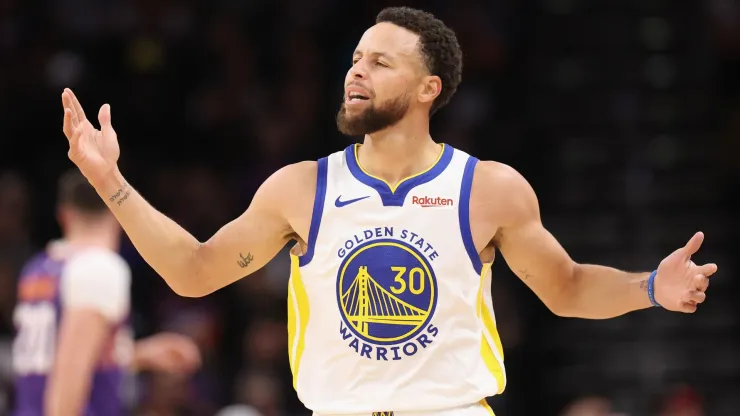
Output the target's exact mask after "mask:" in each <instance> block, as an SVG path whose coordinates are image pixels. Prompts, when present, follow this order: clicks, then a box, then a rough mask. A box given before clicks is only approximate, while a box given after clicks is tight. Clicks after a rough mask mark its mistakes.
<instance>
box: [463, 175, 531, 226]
mask: <svg viewBox="0 0 740 416" xmlns="http://www.w3.org/2000/svg"><path fill="white" fill-rule="evenodd" d="M471 205H477V206H486V207H489V208H490V209H491V212H492V214H493V213H495V215H497V216H498V217H499V218H500V219H501V221H502V223H503V224H506V223H510V222H516V221H517V220H518V219H520V218H521V217H531V216H538V215H539V203H538V201H537V195H536V194H535V192H534V189H532V186H531V185H530V184H529V182H528V181H527V180H526V179H525V178H524V176H522V174H521V173H519V172H518V171H517V170H516V169H514V168H513V167H511V166H509V165H506V164H504V163H500V162H494V161H479V162H478V163H477V165H476V167H475V173H474V176H473V185H472V191H471ZM503 224H502V225H503Z"/></svg>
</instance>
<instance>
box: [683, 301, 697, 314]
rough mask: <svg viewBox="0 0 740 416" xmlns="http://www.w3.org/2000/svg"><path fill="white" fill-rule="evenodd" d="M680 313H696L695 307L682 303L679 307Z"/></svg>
mask: <svg viewBox="0 0 740 416" xmlns="http://www.w3.org/2000/svg"><path fill="white" fill-rule="evenodd" d="M680 311H681V312H683V313H694V312H696V305H694V304H691V303H683V304H682V305H681V309H680Z"/></svg>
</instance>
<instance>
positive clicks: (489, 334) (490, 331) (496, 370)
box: [477, 263, 506, 394]
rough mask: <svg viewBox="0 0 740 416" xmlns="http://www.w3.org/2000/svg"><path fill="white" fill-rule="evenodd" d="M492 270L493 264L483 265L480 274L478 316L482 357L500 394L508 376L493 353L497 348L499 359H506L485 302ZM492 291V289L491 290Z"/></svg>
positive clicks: (494, 323) (494, 322)
mask: <svg viewBox="0 0 740 416" xmlns="http://www.w3.org/2000/svg"><path fill="white" fill-rule="evenodd" d="M490 270H491V263H487V264H484V265H483V270H482V271H481V274H480V285H479V287H478V302H477V303H478V304H477V311H478V313H477V315H478V319H480V320H481V321H482V322H483V333H482V334H481V357H482V358H483V362H484V363H485V364H486V367H487V368H488V371H490V372H491V375H493V377H494V378H495V379H496V384H497V385H498V392H497V394H500V393H502V392H503V391H504V387H505V386H506V376H505V375H504V369H503V363H502V362H500V361H499V359H498V358H497V355H496V354H495V353H494V352H493V348H496V352H497V353H498V357H501V360H503V359H504V350H503V347H502V345H501V339H500V337H499V335H498V329H497V328H496V321H495V320H494V319H493V316H492V315H491V312H490V311H489V310H488V307H487V306H486V302H485V301H484V296H485V289H486V288H485V287H484V286H483V283H484V282H485V281H486V275H487V274H488V273H489V272H490ZM489 290H490V289H489ZM489 339H491V340H493V343H494V345H490V342H489V341H488V340H489Z"/></svg>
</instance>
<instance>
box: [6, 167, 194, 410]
mask: <svg viewBox="0 0 740 416" xmlns="http://www.w3.org/2000/svg"><path fill="white" fill-rule="evenodd" d="M58 217H59V222H60V224H61V227H62V230H63V234H64V239H63V240H61V241H58V242H53V243H51V244H49V246H48V247H47V249H46V250H45V251H44V252H43V253H40V254H38V255H36V256H35V257H34V258H32V259H31V260H30V261H29V262H28V263H27V264H26V266H25V267H24V270H23V272H22V274H21V277H20V281H19V284H18V305H17V307H16V309H15V314H14V319H15V323H16V326H17V329H18V334H17V336H16V339H15V341H14V343H13V368H14V371H15V374H16V380H15V385H16V396H15V398H16V400H15V402H16V404H15V410H14V412H13V414H14V415H15V416H41V415H47V416H56V415H65V416H66V415H87V416H109V415H110V416H113V415H118V414H122V412H123V410H124V409H123V404H122V397H121V393H122V389H123V377H124V375H125V373H126V372H127V371H128V369H129V368H131V369H134V370H156V371H167V372H174V373H182V374H187V373H189V372H191V371H193V370H194V369H196V367H197V366H198V365H199V364H200V356H199V353H198V350H197V347H196V346H195V344H194V343H193V342H192V341H190V340H189V339H187V338H184V337H182V336H179V335H176V334H168V333H162V334H158V335H154V336H152V337H149V338H146V339H144V340H141V341H139V342H137V343H136V344H134V343H133V339H132V338H131V331H130V330H129V328H128V314H129V307H130V303H129V297H130V293H129V284H130V280H131V276H130V271H129V268H128V265H127V264H126V263H125V261H124V260H123V259H122V258H121V257H119V256H118V254H116V253H115V250H116V249H117V244H118V240H119V235H120V227H119V225H118V223H117V222H116V220H115V218H114V217H113V216H112V215H111V214H110V211H109V210H108V208H107V207H106V205H105V204H104V203H103V202H102V201H101V200H100V198H99V197H98V196H97V194H96V193H95V190H94V189H93V188H92V187H91V186H90V184H89V183H88V182H87V180H86V179H85V178H84V177H83V176H82V175H80V174H79V172H71V173H69V174H67V175H66V176H63V177H62V178H61V180H60V187H59V205H58Z"/></svg>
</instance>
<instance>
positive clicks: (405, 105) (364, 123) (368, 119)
mask: <svg viewBox="0 0 740 416" xmlns="http://www.w3.org/2000/svg"><path fill="white" fill-rule="evenodd" d="M410 103H411V98H410V97H409V96H408V95H407V94H403V95H400V96H398V97H396V98H394V99H392V100H388V101H386V102H385V103H383V104H381V105H379V106H375V105H374V104H371V105H370V106H369V107H368V108H366V109H364V110H362V111H361V112H360V113H357V114H353V115H349V114H347V108H346V107H345V105H344V103H342V106H341V107H339V112H337V129H339V131H340V132H341V133H342V134H346V135H347V136H364V135H366V134H372V133H375V132H378V131H381V130H383V129H386V128H388V127H391V126H393V125H394V124H396V123H398V122H399V121H400V120H401V119H402V118H403V116H405V115H406V112H407V111H408V109H409V104H410Z"/></svg>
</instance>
